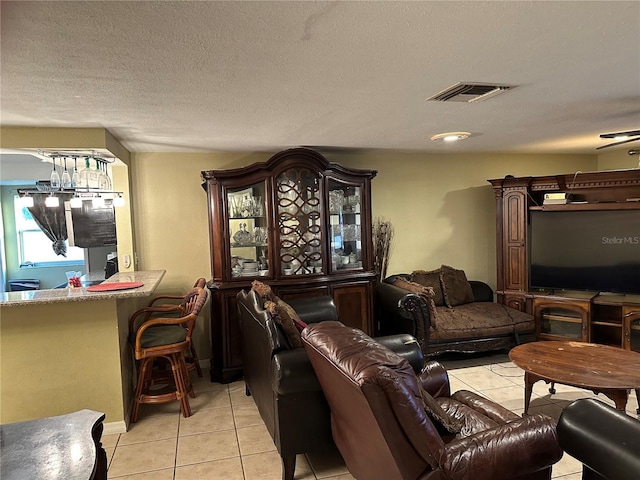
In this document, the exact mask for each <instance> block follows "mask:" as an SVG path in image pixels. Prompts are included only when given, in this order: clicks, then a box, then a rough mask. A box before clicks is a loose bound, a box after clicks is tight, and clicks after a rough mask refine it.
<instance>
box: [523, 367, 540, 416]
mask: <svg viewBox="0 0 640 480" xmlns="http://www.w3.org/2000/svg"><path fill="white" fill-rule="evenodd" d="M542 379H543V378H542V377H539V376H538V375H534V374H533V373H531V372H524V413H523V414H524V415H528V414H529V403H530V402H531V393H532V392H533V384H534V383H536V382H537V381H538V380H542Z"/></svg>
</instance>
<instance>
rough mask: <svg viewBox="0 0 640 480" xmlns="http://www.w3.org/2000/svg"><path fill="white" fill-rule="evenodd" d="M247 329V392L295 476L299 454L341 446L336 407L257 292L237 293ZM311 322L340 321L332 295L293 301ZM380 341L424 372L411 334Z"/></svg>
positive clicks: (287, 473)
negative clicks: (335, 434)
mask: <svg viewBox="0 0 640 480" xmlns="http://www.w3.org/2000/svg"><path fill="white" fill-rule="evenodd" d="M236 299H237V307H238V318H239V321H240V328H241V332H242V362H243V371H244V381H245V384H246V389H247V395H251V396H252V397H253V399H254V401H255V404H256V406H257V407H258V410H259V412H260V415H261V417H262V420H263V421H264V423H265V425H266V427H267V430H268V431H269V433H270V435H271V437H272V438H273V442H274V444H275V446H276V448H277V450H278V453H279V454H280V457H281V458H282V478H283V479H284V480H292V479H293V474H294V471H295V463H296V455H297V454H300V453H307V452H314V451H323V450H324V451H329V450H335V444H334V442H333V438H332V436H331V424H330V411H329V405H328V404H327V400H326V399H325V396H324V393H323V392H322V388H321V386H320V384H319V383H318V379H317V378H316V374H315V372H314V371H313V367H312V366H311V363H310V362H309V357H308V356H307V353H306V351H305V349H304V348H291V347H290V345H289V342H288V340H287V337H286V335H285V334H284V332H283V331H282V330H281V328H280V327H279V326H278V324H277V323H276V321H275V320H274V319H273V318H272V317H271V315H270V314H269V313H268V312H267V311H266V310H265V309H264V308H263V303H262V300H261V299H260V297H259V296H258V295H257V294H256V292H255V291H253V290H249V291H241V292H239V293H238V294H237V297H236ZM287 303H288V304H289V305H291V306H292V307H293V308H294V310H295V311H296V313H297V314H298V315H299V317H300V319H301V320H303V321H304V322H305V323H307V324H313V323H315V322H322V321H326V320H333V321H335V320H337V318H338V314H337V310H336V307H335V304H334V303H333V299H332V298H331V297H329V296H319V297H306V298H298V299H291V300H287ZM379 341H380V342H381V343H383V344H384V345H386V346H387V347H388V348H390V349H391V350H393V351H395V352H397V354H398V355H400V356H402V357H403V358H405V359H406V360H407V361H408V362H409V363H410V364H411V365H412V367H413V368H414V369H415V371H420V369H421V368H422V365H423V363H424V358H423V356H422V351H421V349H420V345H419V344H418V342H417V341H416V340H415V338H414V337H412V336H411V335H406V334H403V335H392V336H389V337H384V338H380V339H379Z"/></svg>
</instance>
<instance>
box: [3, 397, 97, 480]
mask: <svg viewBox="0 0 640 480" xmlns="http://www.w3.org/2000/svg"><path fill="white" fill-rule="evenodd" d="M104 418H105V416H104V414H103V413H99V412H94V411H92V410H80V411H78V412H74V413H70V414H67V415H59V416H57V417H48V418H42V419H38V420H30V421H26V422H18V423H10V424H7V425H0V445H2V449H1V459H2V460H1V468H2V479H3V480H24V479H38V480H54V479H55V480H58V479H65V480H106V478H107V454H106V452H105V451H104V449H103V448H102V443H101V442H100V438H101V437H102V429H103V426H102V421H103V420H104Z"/></svg>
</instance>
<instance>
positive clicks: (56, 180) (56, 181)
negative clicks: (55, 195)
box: [50, 158, 60, 190]
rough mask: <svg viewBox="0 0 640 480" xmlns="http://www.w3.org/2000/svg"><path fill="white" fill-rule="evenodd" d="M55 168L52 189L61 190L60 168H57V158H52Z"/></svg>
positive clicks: (52, 172) (52, 174)
mask: <svg viewBox="0 0 640 480" xmlns="http://www.w3.org/2000/svg"><path fill="white" fill-rule="evenodd" d="M51 160H52V165H53V169H52V170H51V178H50V182H51V190H59V189H60V174H59V173H58V169H57V168H56V159H55V158H52V159H51Z"/></svg>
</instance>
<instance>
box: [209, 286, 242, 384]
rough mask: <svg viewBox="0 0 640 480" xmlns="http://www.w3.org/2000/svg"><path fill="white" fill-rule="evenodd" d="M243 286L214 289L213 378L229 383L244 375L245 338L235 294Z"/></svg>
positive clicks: (212, 297) (212, 316)
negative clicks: (242, 333)
mask: <svg viewBox="0 0 640 480" xmlns="http://www.w3.org/2000/svg"><path fill="white" fill-rule="evenodd" d="M239 290H240V289H237V288H236V289H224V290H216V289H212V291H211V323H210V325H211V350H212V352H211V354H212V356H211V381H212V382H220V383H227V382H230V381H233V380H235V379H237V378H239V377H240V376H241V375H242V343H241V341H242V338H241V336H240V322H239V321H238V318H237V301H236V294H237V293H238V291H239Z"/></svg>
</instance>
